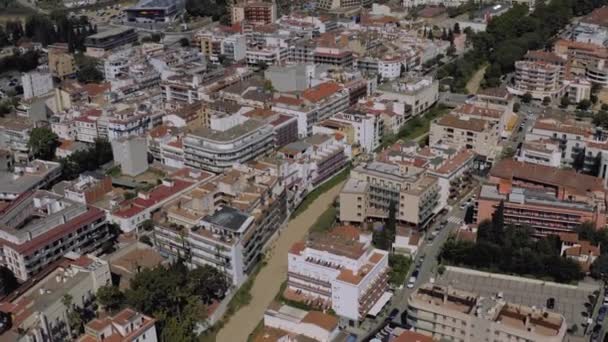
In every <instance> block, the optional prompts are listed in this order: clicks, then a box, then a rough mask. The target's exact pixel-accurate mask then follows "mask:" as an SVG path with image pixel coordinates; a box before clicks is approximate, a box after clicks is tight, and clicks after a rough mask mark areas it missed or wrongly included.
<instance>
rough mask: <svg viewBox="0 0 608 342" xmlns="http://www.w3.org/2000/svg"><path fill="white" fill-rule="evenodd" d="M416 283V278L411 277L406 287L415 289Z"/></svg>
mask: <svg viewBox="0 0 608 342" xmlns="http://www.w3.org/2000/svg"><path fill="white" fill-rule="evenodd" d="M414 284H416V278H414V277H410V280H408V282H407V286H406V287H407V288H408V289H413V288H414Z"/></svg>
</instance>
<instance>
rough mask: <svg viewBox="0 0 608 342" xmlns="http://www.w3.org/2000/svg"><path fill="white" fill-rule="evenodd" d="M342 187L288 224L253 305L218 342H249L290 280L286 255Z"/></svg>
mask: <svg viewBox="0 0 608 342" xmlns="http://www.w3.org/2000/svg"><path fill="white" fill-rule="evenodd" d="M342 184H343V183H340V184H338V185H336V186H334V187H333V188H331V189H330V190H329V191H327V192H325V193H324V194H322V195H321V196H319V198H317V199H316V200H315V201H314V202H313V203H312V204H311V205H310V207H308V209H306V210H305V211H304V212H303V213H302V214H300V215H299V216H298V217H296V218H294V219H292V220H291V221H289V224H288V225H287V228H285V230H283V231H282V232H281V235H280V236H279V238H278V240H277V241H276V243H275V245H274V246H273V247H272V248H271V249H270V250H269V255H270V257H269V258H268V259H267V264H266V266H265V267H263V268H262V270H261V271H260V273H259V274H258V276H257V277H256V279H255V282H254V284H253V287H252V288H251V297H252V298H251V302H250V303H249V304H248V305H246V306H244V307H242V308H241V309H240V310H239V311H237V312H236V313H235V314H234V315H233V316H232V317H231V318H230V320H229V321H228V322H227V323H226V324H225V325H224V327H223V328H222V330H220V331H219V333H218V335H217V341H235V342H237V341H238V342H240V341H247V337H248V336H249V334H250V333H251V332H252V331H253V329H255V327H256V325H257V324H258V323H259V322H260V320H261V319H262V317H263V316H264V311H266V307H268V305H269V304H270V303H271V302H272V300H273V299H274V297H275V295H276V294H277V293H278V292H279V289H280V287H281V284H282V283H283V282H284V281H285V280H286V279H287V252H288V251H289V248H291V245H293V243H295V242H297V241H300V240H302V239H303V238H304V237H305V236H306V234H307V233H308V230H309V229H310V228H311V227H312V225H313V224H314V222H315V221H316V220H317V218H318V217H319V216H320V215H321V214H322V213H323V212H324V211H325V209H327V208H328V207H329V206H330V205H332V203H333V201H334V199H335V198H336V196H338V194H339V193H340V189H342Z"/></svg>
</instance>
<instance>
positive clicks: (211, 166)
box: [183, 113, 274, 173]
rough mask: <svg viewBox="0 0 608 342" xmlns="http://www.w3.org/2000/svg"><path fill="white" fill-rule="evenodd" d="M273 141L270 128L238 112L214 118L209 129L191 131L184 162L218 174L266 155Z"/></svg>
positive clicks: (188, 135)
mask: <svg viewBox="0 0 608 342" xmlns="http://www.w3.org/2000/svg"><path fill="white" fill-rule="evenodd" d="M273 140H274V139H273V128H272V126H271V125H269V124H267V123H265V122H262V121H258V120H255V119H248V118H246V117H245V116H243V115H241V114H239V113H237V114H234V115H229V116H226V117H213V118H211V119H210V127H197V128H194V129H193V130H192V131H191V132H190V133H188V134H186V136H185V137H184V139H183V145H184V154H185V163H186V165H188V166H190V167H194V168H197V169H202V170H207V171H211V172H218V173H220V172H222V171H224V170H226V169H229V168H231V167H232V165H234V164H235V163H244V162H247V161H249V160H252V159H254V158H256V157H257V156H259V155H262V154H264V153H266V152H268V151H269V150H270V149H271V148H272V146H273Z"/></svg>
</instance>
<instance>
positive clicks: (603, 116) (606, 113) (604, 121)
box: [593, 105, 608, 128]
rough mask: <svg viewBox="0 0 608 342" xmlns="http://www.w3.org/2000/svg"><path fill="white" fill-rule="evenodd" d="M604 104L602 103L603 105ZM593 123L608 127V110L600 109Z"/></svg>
mask: <svg viewBox="0 0 608 342" xmlns="http://www.w3.org/2000/svg"><path fill="white" fill-rule="evenodd" d="M603 106H604V105H602V107H603ZM593 124H594V125H596V126H600V127H603V128H608V110H604V109H602V110H600V111H598V112H597V113H595V115H594V116H593Z"/></svg>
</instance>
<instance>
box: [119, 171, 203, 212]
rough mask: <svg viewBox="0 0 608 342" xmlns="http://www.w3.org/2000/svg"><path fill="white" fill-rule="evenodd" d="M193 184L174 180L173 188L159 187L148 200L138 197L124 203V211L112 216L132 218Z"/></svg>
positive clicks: (149, 193)
mask: <svg viewBox="0 0 608 342" xmlns="http://www.w3.org/2000/svg"><path fill="white" fill-rule="evenodd" d="M192 184H194V183H193V182H187V181H184V180H181V179H175V180H173V186H166V185H159V186H157V187H155V188H154V189H152V190H151V191H150V192H148V198H141V197H137V198H134V199H132V200H127V201H124V202H123V203H122V204H121V207H122V208H124V209H122V208H121V209H118V210H116V211H114V212H113V213H112V215H114V216H118V217H122V218H128V217H132V216H134V215H136V214H138V213H140V212H142V211H144V210H145V209H147V208H149V207H152V206H153V205H155V204H157V203H159V202H161V201H163V200H165V199H167V198H169V197H171V196H173V195H175V194H176V193H178V192H181V191H183V190H185V189H186V188H188V187H189V186H191V185H192Z"/></svg>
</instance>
